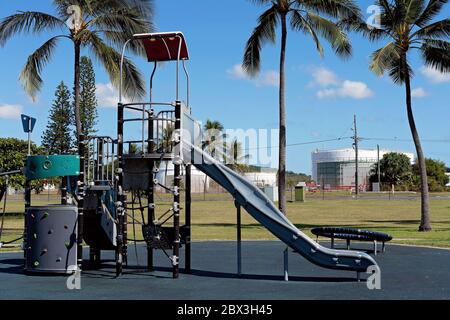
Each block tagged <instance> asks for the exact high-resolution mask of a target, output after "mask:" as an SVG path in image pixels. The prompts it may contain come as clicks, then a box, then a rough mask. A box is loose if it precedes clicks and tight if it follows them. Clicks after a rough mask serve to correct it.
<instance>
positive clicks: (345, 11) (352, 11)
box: [295, 0, 362, 19]
mask: <svg viewBox="0 0 450 320" xmlns="http://www.w3.org/2000/svg"><path fill="white" fill-rule="evenodd" d="M295 5H296V7H297V8H299V9H302V8H304V9H306V11H308V12H313V13H316V14H327V15H329V16H331V17H333V18H339V19H345V18H350V17H353V18H355V19H360V18H362V14H361V9H360V8H359V6H358V5H357V4H356V3H355V2H354V1H353V0H296V1H295Z"/></svg>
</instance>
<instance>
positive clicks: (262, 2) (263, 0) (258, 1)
mask: <svg viewBox="0 0 450 320" xmlns="http://www.w3.org/2000/svg"><path fill="white" fill-rule="evenodd" d="M248 1H249V2H251V3H253V4H256V5H258V6H263V5H266V4H269V3H272V2H273V0H248Z"/></svg>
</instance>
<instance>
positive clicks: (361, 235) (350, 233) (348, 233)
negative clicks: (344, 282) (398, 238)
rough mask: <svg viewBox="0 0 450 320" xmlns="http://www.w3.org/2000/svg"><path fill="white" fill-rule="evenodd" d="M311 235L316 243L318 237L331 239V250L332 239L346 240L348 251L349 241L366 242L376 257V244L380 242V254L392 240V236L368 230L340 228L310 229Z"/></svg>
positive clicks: (332, 246) (332, 245)
mask: <svg viewBox="0 0 450 320" xmlns="http://www.w3.org/2000/svg"><path fill="white" fill-rule="evenodd" d="M311 232H312V234H314V235H315V236H316V237H317V238H316V241H317V242H318V241H319V237H320V236H322V237H327V238H331V248H334V239H342V240H346V243H347V250H350V241H351V240H354V241H368V242H373V252H374V254H375V255H377V252H378V250H377V243H378V242H381V243H382V247H381V252H385V250H386V246H385V244H386V242H389V241H391V240H392V236H391V235H389V234H386V233H382V232H375V231H369V230H361V229H354V228H341V227H318V228H313V229H311Z"/></svg>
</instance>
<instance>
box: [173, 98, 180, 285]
mask: <svg viewBox="0 0 450 320" xmlns="http://www.w3.org/2000/svg"><path fill="white" fill-rule="evenodd" d="M180 130H181V101H179V100H177V101H176V102H175V132H178V133H179V132H180ZM180 138H181V137H180ZM180 146H181V139H180V140H178V141H175V142H174V148H173V149H174V150H178V151H175V154H174V159H179V158H180V156H181V149H180V148H179V147H180ZM177 153H179V154H177ZM180 180H181V163H177V162H175V163H174V177H173V187H174V195H173V229H174V241H173V257H172V267H173V271H172V277H173V278H174V279H176V278H178V276H179V260H180Z"/></svg>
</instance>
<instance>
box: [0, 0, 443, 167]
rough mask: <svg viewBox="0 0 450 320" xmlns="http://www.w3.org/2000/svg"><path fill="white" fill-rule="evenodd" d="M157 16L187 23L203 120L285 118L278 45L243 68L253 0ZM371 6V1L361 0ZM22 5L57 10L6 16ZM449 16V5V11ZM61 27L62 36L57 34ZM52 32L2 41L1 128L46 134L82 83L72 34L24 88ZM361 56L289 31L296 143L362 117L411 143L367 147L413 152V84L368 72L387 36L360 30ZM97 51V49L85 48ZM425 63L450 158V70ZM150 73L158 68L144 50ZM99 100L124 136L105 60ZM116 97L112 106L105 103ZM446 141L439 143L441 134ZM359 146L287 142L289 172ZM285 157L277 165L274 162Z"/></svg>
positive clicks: (166, 8)
mask: <svg viewBox="0 0 450 320" xmlns="http://www.w3.org/2000/svg"><path fill="white" fill-rule="evenodd" d="M155 4H156V16H155V22H156V25H157V28H158V30H159V31H171V30H181V31H183V32H184V33H185V36H186V38H187V41H188V45H189V50H190V56H191V61H190V62H189V70H190V74H191V78H192V84H191V86H192V90H191V106H192V108H193V114H194V116H195V117H196V118H198V119H199V120H202V121H205V120H206V119H208V118H210V119H214V120H219V121H221V122H222V123H223V124H224V126H225V127H226V128H232V129H234V128H242V129H249V128H255V129H259V128H269V129H270V128H274V129H276V128H277V126H278V124H277V121H278V116H277V115H278V88H277V85H276V79H277V66H278V59H279V58H278V51H279V44H277V45H275V46H270V45H269V46H266V47H264V49H263V53H262V61H263V63H262V73H261V75H260V76H259V77H258V78H257V79H248V78H246V77H245V75H243V74H242V72H241V70H240V68H239V64H240V62H241V59H242V54H243V49H244V45H245V42H246V40H247V38H248V36H249V35H250V33H251V31H252V29H253V27H254V26H255V25H256V18H257V16H258V14H259V13H261V12H262V8H258V7H256V6H254V5H252V4H251V3H250V2H249V1H245V0H227V1H210V0H196V1H184V0H156V1H155ZM359 4H360V6H361V7H362V8H363V10H364V11H365V10H366V8H367V7H368V6H369V5H371V4H372V1H366V0H364V1H359ZM17 10H24V11H25V10H39V11H45V12H53V11H52V7H51V1H50V0H41V1H29V0H15V1H1V2H0V18H3V17H5V16H8V15H10V14H12V13H14V12H15V11H17ZM449 15H450V6H447V7H446V8H445V9H444V11H443V13H442V15H441V17H440V18H442V17H448V16H449ZM54 35H56V34H54ZM50 36H51V35H50V34H41V35H32V36H30V35H22V36H19V37H15V38H14V39H12V40H10V41H9V42H8V43H7V44H6V46H4V47H3V48H0V61H1V66H2V68H1V70H2V72H1V73H2V80H1V86H0V136H1V137H6V136H16V137H21V138H24V139H25V138H26V137H25V134H24V133H23V132H22V129H21V125H20V118H17V114H18V113H20V112H23V113H26V114H29V115H31V116H34V117H37V118H38V123H37V125H36V129H35V133H34V134H33V138H34V140H36V141H37V142H40V136H41V133H42V131H43V129H44V128H45V125H46V122H47V117H48V109H49V106H50V105H51V102H52V99H53V96H54V91H55V88H56V86H57V84H58V83H59V82H60V81H61V80H64V82H66V84H68V85H69V87H72V81H73V67H72V64H73V60H72V59H73V58H72V57H73V55H72V47H71V44H70V42H69V41H67V42H64V41H62V42H61V43H60V45H59V47H58V49H57V50H56V54H55V55H54V57H53V59H52V61H51V62H50V63H49V65H48V66H47V67H46V68H45V71H44V72H43V75H42V77H43V79H44V81H45V83H44V87H43V90H42V92H41V93H40V94H39V96H38V98H37V100H36V101H34V102H33V101H32V100H31V99H30V98H29V97H28V96H27V95H26V94H25V92H24V91H23V89H22V87H21V85H20V83H19V81H18V75H19V72H20V70H21V68H22V67H23V65H24V63H25V61H26V59H27V57H28V55H29V54H31V53H32V52H33V51H34V50H35V49H37V48H38V47H39V46H40V45H41V44H42V43H43V42H44V41H45V40H46V39H48V38H49V37H50ZM351 40H352V44H353V48H354V53H353V57H352V58H351V59H347V60H341V59H339V58H337V57H335V56H334V55H333V52H332V51H330V50H329V47H328V46H326V45H325V43H324V46H325V47H326V51H325V57H324V58H320V56H319V55H318V54H317V52H316V51H315V49H314V44H313V42H312V40H311V39H309V38H308V37H306V36H304V35H303V34H297V33H290V34H289V36H288V51H287V65H286V72H287V75H286V77H287V98H286V99H287V106H286V107H287V119H288V120H287V122H288V128H287V130H288V133H287V143H288V144H296V143H301V142H308V141H318V140H328V139H333V138H338V137H349V136H351V135H352V132H351V130H350V128H351V126H352V121H353V115H354V114H356V115H357V117H358V121H359V134H360V136H362V137H367V138H388V139H394V138H398V139H399V140H401V139H406V141H404V140H402V141H389V140H384V139H382V140H376V139H374V140H363V141H362V142H361V147H362V148H376V145H377V143H378V144H380V147H381V148H384V149H394V150H402V151H411V152H412V151H414V145H413V143H412V142H411V141H410V136H411V134H410V131H409V126H408V124H407V120H406V111H405V107H404V89H403V88H402V87H398V86H396V85H394V84H393V83H392V82H391V81H390V80H389V79H388V78H387V77H381V78H379V77H376V76H375V75H374V74H372V73H371V72H370V71H369V70H368V61H369V56H370V54H371V52H373V51H374V50H375V49H377V48H378V47H380V46H381V45H382V43H375V44H370V43H368V42H367V41H366V40H365V39H362V38H361V37H360V36H359V35H354V34H352V35H351ZM86 53H88V52H86ZM411 57H412V62H413V66H414V68H415V70H416V72H415V77H414V79H413V84H412V86H413V88H414V89H415V90H414V93H415V97H414V100H413V107H414V111H415V117H416V122H417V126H418V129H419V133H420V135H421V137H422V139H423V147H424V151H425V154H426V156H427V157H431V158H435V159H440V160H443V161H444V162H446V163H447V164H448V165H449V166H450V151H449V146H450V130H449V128H448V124H447V123H448V121H449V120H448V119H450V108H449V107H450V105H449V101H450V92H449V91H450V90H449V89H450V76H448V75H440V74H437V73H436V72H432V70H427V69H425V68H423V64H422V62H421V60H420V59H419V58H418V55H417V54H414V55H412V56H411ZM135 61H136V62H137V64H138V66H139V67H140V68H141V71H142V72H143V73H144V74H145V75H146V77H147V78H148V75H149V73H150V70H151V69H150V68H151V66H150V65H149V64H148V63H146V62H145V61H143V60H141V59H139V58H136V59H135ZM95 69H96V74H97V79H96V81H97V83H98V88H99V90H98V99H99V103H100V108H99V115H100V119H99V125H98V129H99V132H101V133H103V134H108V135H115V119H116V113H115V109H114V108H113V106H112V105H111V104H112V103H113V102H114V101H116V100H117V96H116V92H115V90H113V89H112V88H111V87H110V86H109V85H108V84H109V80H108V77H107V76H106V74H105V73H104V71H103V69H102V68H101V66H100V65H98V64H95ZM163 71H164V72H163V74H161V76H158V80H160V82H158V85H157V86H156V88H155V91H156V96H157V98H156V99H157V100H164V99H169V97H170V96H171V95H170V94H171V93H172V92H173V89H172V87H171V84H172V83H171V82H169V81H170V80H171V76H172V74H173V73H171V69H170V67H168V66H167V67H165V68H164V70H163ZM107 104H109V105H110V107H105V105H107ZM436 140H438V141H436ZM341 147H351V141H350V140H349V139H344V140H341V141H335V142H323V143H316V144H310V145H297V146H292V147H288V151H287V166H288V169H289V170H295V171H302V172H306V173H310V172H311V152H312V151H313V150H314V149H316V148H319V149H329V148H341ZM275 165H276V164H275Z"/></svg>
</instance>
